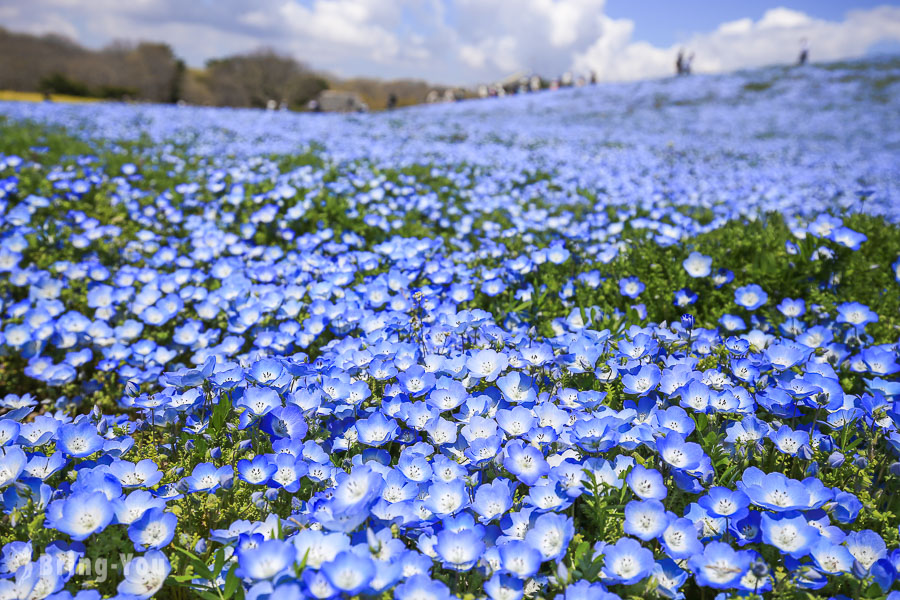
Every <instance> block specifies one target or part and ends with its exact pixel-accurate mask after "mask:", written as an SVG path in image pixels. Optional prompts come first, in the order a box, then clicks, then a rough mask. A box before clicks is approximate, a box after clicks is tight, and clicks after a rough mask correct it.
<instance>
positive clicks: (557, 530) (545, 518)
mask: <svg viewBox="0 0 900 600" xmlns="http://www.w3.org/2000/svg"><path fill="white" fill-rule="evenodd" d="M574 536H575V524H574V523H573V522H572V519H570V518H569V517H567V516H565V515H562V514H559V513H544V514H542V515H540V516H539V517H538V518H537V519H535V521H534V523H533V524H532V526H531V528H530V529H529V530H528V533H526V534H525V541H526V542H528V544H530V545H531V546H532V547H533V548H535V549H537V551H538V552H540V553H541V556H542V558H543V560H545V561H548V560H550V561H554V560H560V559H561V558H562V557H563V555H565V553H566V550H567V549H568V547H569V542H571V541H572V538H573V537H574Z"/></svg>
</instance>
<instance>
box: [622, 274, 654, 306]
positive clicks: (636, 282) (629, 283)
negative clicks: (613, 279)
mask: <svg viewBox="0 0 900 600" xmlns="http://www.w3.org/2000/svg"><path fill="white" fill-rule="evenodd" d="M646 287H647V286H646V285H644V284H643V282H642V281H641V280H640V279H638V278H637V277H624V278H622V279H620V280H619V293H621V294H622V295H623V296H625V297H626V298H631V299H632V300H633V299H635V298H637V297H638V296H640V295H641V292H643V291H644V289H645V288H646Z"/></svg>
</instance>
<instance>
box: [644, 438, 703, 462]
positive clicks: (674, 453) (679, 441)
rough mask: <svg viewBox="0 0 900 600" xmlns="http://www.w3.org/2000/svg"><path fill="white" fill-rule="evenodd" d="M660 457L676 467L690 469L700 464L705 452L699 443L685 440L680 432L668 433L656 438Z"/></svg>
mask: <svg viewBox="0 0 900 600" xmlns="http://www.w3.org/2000/svg"><path fill="white" fill-rule="evenodd" d="M656 449H657V451H658V452H659V455H660V457H661V458H662V459H663V460H664V461H665V462H666V463H667V464H669V465H671V466H673V467H675V468H676V469H682V470H686V471H691V470H693V469H697V468H698V467H699V466H700V461H701V460H702V459H703V457H704V456H705V454H704V453H703V449H702V448H701V447H700V445H699V444H695V443H694V442H688V441H685V439H684V436H683V435H681V434H680V433H674V432H673V433H669V434H668V435H666V436H665V437H662V438H658V439H657V440H656Z"/></svg>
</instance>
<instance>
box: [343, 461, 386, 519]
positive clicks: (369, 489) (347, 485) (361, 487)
mask: <svg viewBox="0 0 900 600" xmlns="http://www.w3.org/2000/svg"><path fill="white" fill-rule="evenodd" d="M382 487H384V478H383V477H382V476H381V475H380V474H379V473H378V472H376V471H373V470H372V469H371V468H370V467H368V466H360V467H355V468H354V469H353V470H352V471H350V473H349V474H346V476H345V477H344V478H343V479H341V480H340V481H339V482H338V485H337V487H336V488H335V490H334V495H333V502H334V508H335V509H336V510H340V511H348V512H355V511H357V510H359V508H360V507H365V506H368V505H369V503H371V502H373V501H374V500H375V498H377V497H378V495H379V494H380V493H381V488H382Z"/></svg>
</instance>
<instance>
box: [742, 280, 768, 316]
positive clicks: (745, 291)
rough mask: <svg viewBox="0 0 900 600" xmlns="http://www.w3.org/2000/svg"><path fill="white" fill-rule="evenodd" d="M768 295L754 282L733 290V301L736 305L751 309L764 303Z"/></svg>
mask: <svg viewBox="0 0 900 600" xmlns="http://www.w3.org/2000/svg"><path fill="white" fill-rule="evenodd" d="M768 299H769V295H768V294H766V293H765V292H764V291H763V289H762V288H761V287H759V286H758V285H756V284H755V283H753V284H750V285H745V286H742V287H739V288H737V289H736V290H734V302H735V304H737V305H738V306H741V307H743V308H746V309H747V310H750V311H753V310H756V309H757V308H759V307H760V306H762V305H763V304H765V303H766V301H767V300H768Z"/></svg>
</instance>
